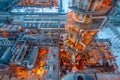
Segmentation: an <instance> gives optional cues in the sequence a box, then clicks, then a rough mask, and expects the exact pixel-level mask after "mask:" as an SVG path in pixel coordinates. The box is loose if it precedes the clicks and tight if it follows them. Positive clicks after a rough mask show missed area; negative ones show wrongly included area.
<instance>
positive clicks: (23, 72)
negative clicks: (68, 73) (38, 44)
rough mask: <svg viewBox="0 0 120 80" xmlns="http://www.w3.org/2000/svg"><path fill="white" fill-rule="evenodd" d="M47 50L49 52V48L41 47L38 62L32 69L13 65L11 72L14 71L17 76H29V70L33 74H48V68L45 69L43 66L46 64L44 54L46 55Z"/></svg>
mask: <svg viewBox="0 0 120 80" xmlns="http://www.w3.org/2000/svg"><path fill="white" fill-rule="evenodd" d="M47 52H48V49H45V48H42V49H39V53H38V57H37V60H36V64H35V66H34V67H33V68H32V69H29V70H27V69H26V68H24V67H19V66H16V65H11V70H10V73H13V76H14V77H17V78H22V77H27V76H28V75H29V72H31V73H32V74H35V75H36V76H37V75H44V74H46V72H47V70H45V69H43V68H42V67H43V65H44V64H45V60H44V59H43V57H44V55H46V53H47ZM44 58H45V57H44Z"/></svg>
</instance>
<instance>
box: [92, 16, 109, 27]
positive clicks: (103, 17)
mask: <svg viewBox="0 0 120 80" xmlns="http://www.w3.org/2000/svg"><path fill="white" fill-rule="evenodd" d="M92 18H93V19H104V20H103V22H102V23H101V25H100V27H99V29H101V28H102V26H103V25H104V23H105V21H106V20H107V17H106V16H97V17H92Z"/></svg>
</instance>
